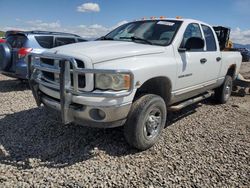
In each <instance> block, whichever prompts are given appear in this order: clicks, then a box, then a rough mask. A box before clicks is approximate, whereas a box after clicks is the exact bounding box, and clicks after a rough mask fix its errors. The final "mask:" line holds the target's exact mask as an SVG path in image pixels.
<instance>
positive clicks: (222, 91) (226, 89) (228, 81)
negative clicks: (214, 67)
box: [215, 75, 233, 104]
mask: <svg viewBox="0 0 250 188" xmlns="http://www.w3.org/2000/svg"><path fill="white" fill-rule="evenodd" d="M232 87H233V79H232V77H231V76H229V75H227V76H226V77H225V80H224V83H223V84H222V86H220V87H219V88H217V89H216V90H215V100H216V101H217V102H219V103H221V104H225V103H226V102H227V101H228V100H229V98H230V96H231V93H232Z"/></svg>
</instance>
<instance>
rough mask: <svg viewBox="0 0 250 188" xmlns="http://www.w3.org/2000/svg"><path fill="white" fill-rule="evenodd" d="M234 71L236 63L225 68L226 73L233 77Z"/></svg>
mask: <svg viewBox="0 0 250 188" xmlns="http://www.w3.org/2000/svg"><path fill="white" fill-rule="evenodd" d="M235 72H236V65H231V66H230V67H229V69H228V70H227V75H229V76H231V77H232V78H234V76H235Z"/></svg>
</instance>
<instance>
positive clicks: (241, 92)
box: [238, 88, 247, 97]
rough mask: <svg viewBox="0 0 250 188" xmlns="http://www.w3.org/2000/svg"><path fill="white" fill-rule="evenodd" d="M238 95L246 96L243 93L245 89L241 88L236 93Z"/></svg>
mask: <svg viewBox="0 0 250 188" xmlns="http://www.w3.org/2000/svg"><path fill="white" fill-rule="evenodd" d="M238 93H239V95H240V96H241V97H245V96H246V94H247V93H246V91H245V89H243V88H241V89H240V90H239V91H238Z"/></svg>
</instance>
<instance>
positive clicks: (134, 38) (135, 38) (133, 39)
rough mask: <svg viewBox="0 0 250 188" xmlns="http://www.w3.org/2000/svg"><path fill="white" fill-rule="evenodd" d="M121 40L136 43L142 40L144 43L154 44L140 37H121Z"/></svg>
mask: <svg viewBox="0 0 250 188" xmlns="http://www.w3.org/2000/svg"><path fill="white" fill-rule="evenodd" d="M120 39H131V40H132V41H136V40H140V41H143V42H146V43H147V44H151V45H152V44H153V43H152V42H150V41H149V40H147V39H143V38H140V37H135V36H133V37H120Z"/></svg>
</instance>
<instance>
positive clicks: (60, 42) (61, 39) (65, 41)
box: [55, 37, 76, 47]
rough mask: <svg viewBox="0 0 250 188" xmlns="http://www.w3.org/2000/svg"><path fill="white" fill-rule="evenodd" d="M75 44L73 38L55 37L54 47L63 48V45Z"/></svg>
mask: <svg viewBox="0 0 250 188" xmlns="http://www.w3.org/2000/svg"><path fill="white" fill-rule="evenodd" d="M75 42H76V40H75V38H66V37H57V38H56V39H55V47H56V46H63V45H66V44H71V43H75Z"/></svg>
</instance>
